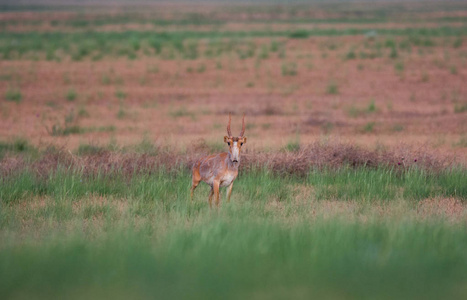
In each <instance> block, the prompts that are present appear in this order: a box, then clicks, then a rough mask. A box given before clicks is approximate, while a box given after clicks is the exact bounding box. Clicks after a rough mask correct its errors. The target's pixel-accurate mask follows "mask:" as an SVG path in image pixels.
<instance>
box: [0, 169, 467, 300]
mask: <svg viewBox="0 0 467 300" xmlns="http://www.w3.org/2000/svg"><path fill="white" fill-rule="evenodd" d="M465 178H466V174H465V172H464V170H463V169H459V170H446V171H445V172H441V173H436V174H430V173H427V172H424V171H422V170H417V169H413V170H410V171H408V172H406V173H404V174H398V173H393V172H391V171H390V170H387V169H374V170H368V169H363V168H359V169H345V168H343V169H339V170H334V171H311V172H310V173H309V175H308V176H307V177H306V178H303V177H300V178H298V177H294V176H288V177H284V176H282V177H280V176H277V175H273V174H272V173H270V172H269V171H267V170H257V171H251V172H246V173H242V174H241V176H240V178H239V179H238V180H237V181H236V183H235V185H234V193H233V196H232V202H231V203H225V200H224V197H225V195H222V196H224V197H223V199H222V201H221V207H220V208H219V209H213V210H209V208H208V205H207V201H206V200H207V195H208V187H207V186H206V185H203V186H200V187H199V188H198V189H197V190H196V197H195V201H194V202H193V203H190V202H189V200H188V193H189V186H190V174H189V173H188V172H187V171H185V170H183V169H181V170H180V171H178V172H173V171H172V172H166V171H162V170H159V171H156V172H154V173H152V174H139V175H134V176H133V177H131V178H128V177H125V176H118V173H116V174H113V175H112V176H104V175H99V174H96V175H93V176H83V173H82V171H80V170H73V169H59V170H58V171H57V172H55V173H51V174H50V175H49V176H48V177H45V178H41V177H36V176H33V175H31V174H30V173H28V172H27V171H24V172H22V173H19V174H16V175H11V176H6V177H4V178H3V179H2V180H1V183H0V199H1V202H0V203H1V204H0V205H1V206H0V238H1V241H2V243H0V295H2V296H3V297H5V298H31V297H34V298H51V297H53V298H65V297H66V298H80V299H81V298H109V297H112V298H117V299H125V298H170V299H174V298H175V299H179V298H193V299H205V298H227V299H228V298H243V297H248V298H269V299H270V298H273V299H278V298H285V297H293V298H300V299H301V298H306V299H309V298H310V297H312V296H315V297H326V298H336V299H340V298H345V299H349V298H353V299H362V298H363V299H375V298H378V299H385V298H410V299H416V298H424V299H426V298H433V299H435V298H436V299H438V298H441V297H447V298H451V299H452V298H459V299H461V298H464V297H465V296H467V289H466V288H465V287H466V286H467V285H466V283H467V271H466V270H467V251H465V250H466V249H467V230H466V229H467V222H466V220H467V213H466V212H467V210H466V209H465V205H464V204H463V203H462V202H461V200H462V199H466V194H467V193H466V190H465V188H466V187H465V184H464V183H465Z"/></svg>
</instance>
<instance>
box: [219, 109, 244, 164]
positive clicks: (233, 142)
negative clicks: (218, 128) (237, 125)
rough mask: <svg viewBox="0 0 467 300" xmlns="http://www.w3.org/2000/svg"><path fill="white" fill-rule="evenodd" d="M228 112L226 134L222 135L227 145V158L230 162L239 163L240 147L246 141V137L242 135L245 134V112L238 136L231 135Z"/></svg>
mask: <svg viewBox="0 0 467 300" xmlns="http://www.w3.org/2000/svg"><path fill="white" fill-rule="evenodd" d="M230 120H231V117H230V114H229V123H228V124H227V134H228V135H226V136H224V143H227V145H228V146H229V158H230V161H231V162H232V163H239V162H240V151H241V149H242V146H243V144H245V143H246V137H245V136H243V134H245V114H243V119H242V131H241V132H240V135H239V136H238V137H234V136H232V132H231V131H230Z"/></svg>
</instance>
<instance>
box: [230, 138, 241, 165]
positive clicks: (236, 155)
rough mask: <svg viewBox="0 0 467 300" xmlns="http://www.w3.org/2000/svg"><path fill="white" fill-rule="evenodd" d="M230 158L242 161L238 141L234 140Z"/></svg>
mask: <svg viewBox="0 0 467 300" xmlns="http://www.w3.org/2000/svg"><path fill="white" fill-rule="evenodd" d="M230 160H231V161H232V162H234V163H238V162H240V150H239V149H238V145H237V142H234V143H233V145H232V148H231V150H230Z"/></svg>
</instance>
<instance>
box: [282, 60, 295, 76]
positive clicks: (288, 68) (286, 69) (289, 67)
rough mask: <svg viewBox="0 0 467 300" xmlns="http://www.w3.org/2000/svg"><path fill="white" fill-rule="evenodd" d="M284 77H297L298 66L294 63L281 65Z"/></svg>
mask: <svg viewBox="0 0 467 300" xmlns="http://www.w3.org/2000/svg"><path fill="white" fill-rule="evenodd" d="M281 73H282V76H295V75H297V73H298V71H297V64H296V63H294V62H290V63H283V64H282V65H281Z"/></svg>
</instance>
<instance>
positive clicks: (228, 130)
mask: <svg viewBox="0 0 467 300" xmlns="http://www.w3.org/2000/svg"><path fill="white" fill-rule="evenodd" d="M230 120H231V117H230V113H229V123H228V124H227V134H228V135H229V137H231V136H232V132H231V131H230Z"/></svg>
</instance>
